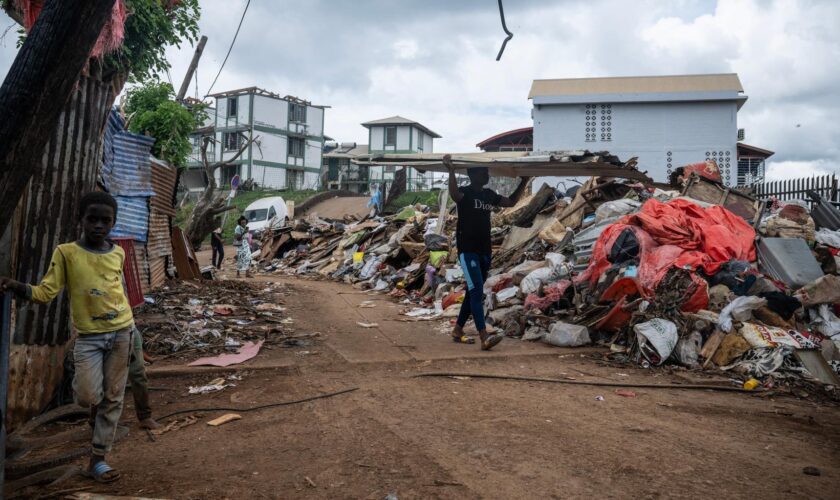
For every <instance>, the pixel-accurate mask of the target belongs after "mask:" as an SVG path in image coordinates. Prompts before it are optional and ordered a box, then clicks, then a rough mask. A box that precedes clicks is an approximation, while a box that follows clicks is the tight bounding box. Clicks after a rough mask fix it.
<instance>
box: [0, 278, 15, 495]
mask: <svg viewBox="0 0 840 500" xmlns="http://www.w3.org/2000/svg"><path fill="white" fill-rule="evenodd" d="M11 316H12V294H11V293H10V292H5V293H2V296H0V500H2V499H3V498H4V495H3V488H4V487H5V485H6V475H5V471H6V395H7V394H8V390H9V343H10V342H11V341H12V338H11V334H12V332H11V328H10V324H9V322H10V320H11Z"/></svg>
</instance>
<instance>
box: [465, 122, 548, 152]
mask: <svg viewBox="0 0 840 500" xmlns="http://www.w3.org/2000/svg"><path fill="white" fill-rule="evenodd" d="M529 135H530V136H531V140H530V141H528V143H529V144H531V143H533V142H534V127H523V128H517V129H514V130H508V131H507V132H502V133H500V134H496V135H494V136H493V137H489V138H487V139H484V140H483V141H481V142H479V143H478V144H476V147H478V148H481V149H484V147H485V146H487V145H489V144H490V143H492V142H495V141H500V140H501V139H519V138H523V137H527V136H529Z"/></svg>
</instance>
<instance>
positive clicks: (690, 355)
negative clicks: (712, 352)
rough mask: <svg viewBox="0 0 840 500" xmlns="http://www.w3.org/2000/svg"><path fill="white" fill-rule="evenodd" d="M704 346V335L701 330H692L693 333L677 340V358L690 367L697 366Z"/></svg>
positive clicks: (675, 353)
mask: <svg viewBox="0 0 840 500" xmlns="http://www.w3.org/2000/svg"><path fill="white" fill-rule="evenodd" d="M702 348H703V335H701V334H700V332H697V331H695V332H691V335H688V336H686V337H683V338H681V339H680V341H679V342H677V349H676V351H675V352H674V355H675V356H676V357H677V360H678V361H679V362H680V363H682V364H683V365H685V366H687V367H689V368H695V367H697V365H698V364H699V363H698V361H697V360H698V357H699V356H700V350H701V349H702Z"/></svg>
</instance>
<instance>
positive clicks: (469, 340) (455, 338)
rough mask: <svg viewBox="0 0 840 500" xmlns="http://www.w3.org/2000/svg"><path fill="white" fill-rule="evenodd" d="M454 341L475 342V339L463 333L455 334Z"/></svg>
mask: <svg viewBox="0 0 840 500" xmlns="http://www.w3.org/2000/svg"><path fill="white" fill-rule="evenodd" d="M452 342H455V343H456V344H475V339H474V338H473V337H469V336H467V335H461V336H460V337H456V336H454V335H453V336H452Z"/></svg>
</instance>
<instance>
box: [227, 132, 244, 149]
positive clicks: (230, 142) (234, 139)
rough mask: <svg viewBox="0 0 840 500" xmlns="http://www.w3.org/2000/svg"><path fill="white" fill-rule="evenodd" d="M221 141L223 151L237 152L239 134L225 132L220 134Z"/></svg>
mask: <svg viewBox="0 0 840 500" xmlns="http://www.w3.org/2000/svg"><path fill="white" fill-rule="evenodd" d="M222 136H223V137H222V141H223V142H224V143H225V151H239V145H240V137H241V136H240V135H239V132H225V133H224V134H222Z"/></svg>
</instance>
